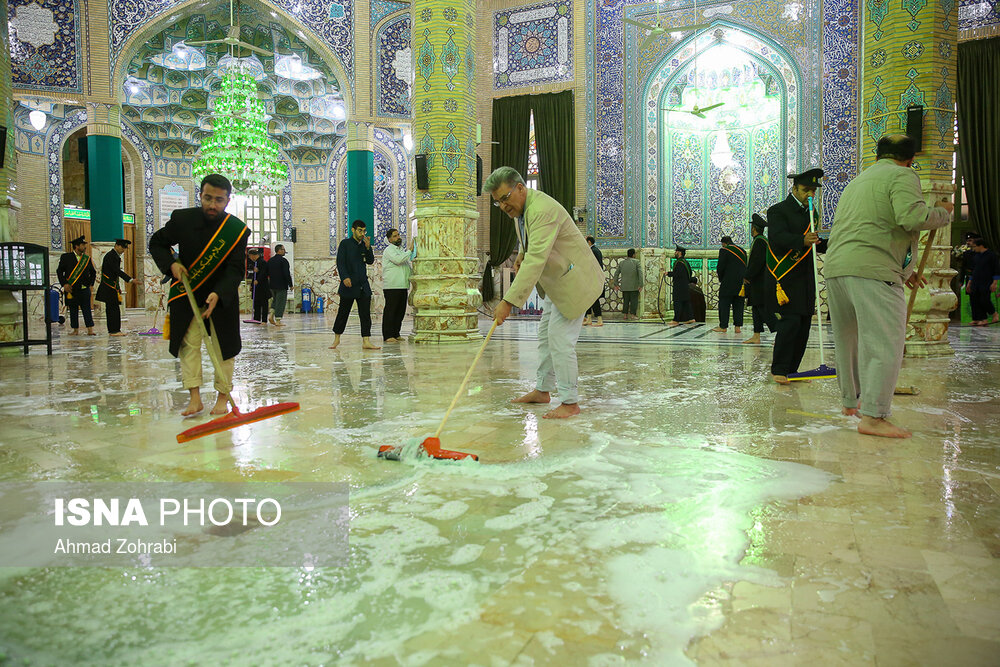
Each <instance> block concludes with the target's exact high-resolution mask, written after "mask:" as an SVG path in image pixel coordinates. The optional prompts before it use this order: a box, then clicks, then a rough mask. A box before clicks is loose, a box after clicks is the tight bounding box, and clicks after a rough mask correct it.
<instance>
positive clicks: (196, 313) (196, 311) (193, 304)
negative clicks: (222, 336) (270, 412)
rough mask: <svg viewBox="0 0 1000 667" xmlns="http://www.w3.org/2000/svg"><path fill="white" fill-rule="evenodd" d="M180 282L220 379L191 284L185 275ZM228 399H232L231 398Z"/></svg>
mask: <svg viewBox="0 0 1000 667" xmlns="http://www.w3.org/2000/svg"><path fill="white" fill-rule="evenodd" d="M181 282H182V283H184V291H185V292H186V293H187V296H188V302H189V303H190V304H191V316H192V317H193V318H194V319H195V320H197V322H198V326H199V327H201V335H202V338H204V339H205V347H207V348H208V357H209V359H211V360H212V367H213V368H214V369H215V373H216V375H218V377H222V362H221V361H220V360H218V359H216V358H215V348H213V347H212V341H211V340H209V338H208V329H206V328H205V318H203V317H202V316H201V308H199V307H198V302H197V301H195V299H194V293H193V292H192V291H191V283H189V282H188V277H187V274H186V273H182V274H181ZM216 306H218V304H216ZM212 333H213V334H214V333H215V324H214V323H212ZM216 342H218V338H216ZM199 363H200V362H199ZM230 399H232V397H231V396H230Z"/></svg>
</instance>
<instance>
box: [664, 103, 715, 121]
mask: <svg viewBox="0 0 1000 667" xmlns="http://www.w3.org/2000/svg"><path fill="white" fill-rule="evenodd" d="M723 104H725V102H717V103H716V104H712V105H709V106H707V107H699V106H698V105H697V104H696V105H694V108H693V109H669V108H663V109H660V111H674V112H679V113H689V114H691V115H692V116H697V117H698V118H705V117H706V116H705V112H706V111H711V110H712V109H715V108H717V107H721V106H722V105H723Z"/></svg>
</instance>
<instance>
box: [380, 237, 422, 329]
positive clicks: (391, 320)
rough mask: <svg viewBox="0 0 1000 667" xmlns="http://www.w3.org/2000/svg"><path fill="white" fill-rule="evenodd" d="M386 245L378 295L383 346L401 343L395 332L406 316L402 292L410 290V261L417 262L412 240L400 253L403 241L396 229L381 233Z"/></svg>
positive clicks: (412, 238) (411, 268)
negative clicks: (382, 306) (381, 300)
mask: <svg viewBox="0 0 1000 667" xmlns="http://www.w3.org/2000/svg"><path fill="white" fill-rule="evenodd" d="M385 237H386V239H388V240H389V245H388V246H386V249H385V251H384V252H383V253H382V293H383V294H384V295H385V309H384V310H383V311H382V339H383V340H384V341H385V342H387V343H401V342H402V339H401V338H400V337H399V329H400V327H401V326H403V317H404V316H405V315H406V291H407V290H408V289H409V288H410V274H411V273H412V272H413V260H414V259H416V258H417V249H416V248H415V247H414V237H410V243H409V245H408V248H407V249H406V250H403V238H402V237H401V236H400V235H399V230H398V229H390V230H389V231H388V232H386V233H385Z"/></svg>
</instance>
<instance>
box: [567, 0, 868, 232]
mask: <svg viewBox="0 0 1000 667" xmlns="http://www.w3.org/2000/svg"><path fill="white" fill-rule="evenodd" d="M857 1H858V0H832V1H828V2H824V3H822V6H820V3H819V2H818V1H816V0H813V1H812V2H807V3H802V2H784V1H779V0H773V1H772V0H764V1H762V2H757V3H744V4H724V3H715V4H711V5H707V6H706V5H704V4H700V3H699V4H698V15H697V17H696V16H695V13H694V6H695V5H694V3H693V2H692V1H690V0H668V1H667V2H664V3H661V4H660V5H659V7H660V12H661V15H662V16H668V15H670V13H671V12H674V13H675V14H676V16H677V21H676V22H675V23H674V24H675V25H690V24H691V22H693V19H695V18H697V19H698V22H705V21H709V22H712V23H714V24H717V25H718V26H719V28H722V29H724V30H725V31H726V32H732V31H739V32H741V33H743V34H744V35H749V36H753V37H754V38H756V39H757V41H758V42H759V44H760V48H761V49H763V51H758V52H757V54H758V56H760V58H761V59H762V60H763V61H766V62H767V63H769V64H770V66H771V67H772V68H773V69H775V70H778V71H784V72H790V73H791V75H792V76H791V79H789V77H788V76H786V75H784V74H783V75H782V76H776V77H775V78H774V82H773V83H774V85H778V84H779V83H780V82H781V81H784V82H785V83H784V84H783V85H785V91H786V94H789V93H791V94H794V95H795V96H796V97H797V99H798V100H799V102H798V105H797V106H798V110H797V111H796V112H795V113H796V114H797V117H796V118H794V119H793V118H791V117H790V116H789V117H787V118H786V123H787V127H786V129H787V130H788V131H790V132H794V133H795V140H794V143H792V144H791V145H789V143H787V142H784V146H783V147H782V150H783V151H785V155H784V156H783V157H782V165H781V169H782V170H784V169H788V170H792V169H797V168H799V167H800V166H801V165H805V164H809V165H813V164H820V163H822V166H823V167H824V168H825V169H826V170H827V173H828V175H830V176H836V177H837V178H828V179H827V182H826V183H825V186H827V187H824V189H823V196H824V201H825V207H826V210H828V211H831V212H832V210H833V206H831V203H832V204H835V202H836V199H837V197H838V196H839V192H840V191H842V190H843V187H844V186H845V185H846V181H847V180H849V179H850V178H852V177H853V176H854V175H855V174H856V173H857V163H858V160H857V148H856V145H857V141H856V137H857V120H856V111H854V107H856V104H857V103H856V100H857V91H858V72H857V67H856V65H855V64H854V63H853V61H852V58H856V55H857V52H858V20H859V19H858V6H857ZM623 14H625V15H627V16H631V17H632V18H636V17H637V16H638V17H645V18H644V20H646V21H647V22H649V23H652V22H654V21H655V17H656V7H655V6H650V5H641V4H639V3H629V4H626V3H625V2H622V1H621V0H608V1H607V2H603V3H595V4H588V5H587V24H588V27H589V28H590V29H589V30H588V41H587V49H588V57H587V77H588V79H589V80H592V81H593V82H594V83H593V85H592V86H588V87H587V104H586V106H587V124H588V135H589V136H591V137H593V138H592V139H591V141H592V143H591V144H590V146H589V147H588V151H587V173H592V174H594V175H595V178H594V179H592V180H590V181H589V183H588V193H587V204H588V207H589V208H590V209H591V210H592V211H594V212H595V230H594V231H595V232H596V235H597V236H599V237H602V239H604V242H605V244H607V245H609V246H622V247H627V246H630V245H635V244H642V243H643V242H649V241H650V240H651V239H656V240H658V241H659V240H660V239H658V238H657V235H656V234H655V233H653V230H652V229H651V228H650V226H649V225H648V224H644V223H643V221H645V220H646V219H647V217H648V210H647V207H648V206H647V205H648V204H650V203H651V204H652V205H653V206H654V207H655V206H656V203H657V202H656V201H655V199H656V197H655V196H653V199H654V201H652V202H650V200H649V197H650V196H651V195H650V194H649V192H648V188H649V181H648V179H646V178H643V177H642V173H643V170H644V169H647V168H649V167H650V166H651V165H652V166H655V165H656V161H657V160H658V158H657V157H656V156H655V155H652V156H651V155H650V154H649V152H648V144H649V140H650V137H649V134H648V132H647V133H643V134H640V132H642V131H643V129H644V128H645V127H646V125H645V121H646V120H647V119H646V118H645V113H638V114H629V113H627V110H626V106H627V105H629V104H630V102H633V101H643V102H648V100H649V97H648V92H649V91H648V86H649V85H651V83H650V82H651V80H652V78H651V77H652V74H653V73H654V72H655V71H656V70H657V69H658V68H660V67H662V66H663V63H664V58H665V56H668V54H670V53H671V52H672V51H675V50H677V49H678V47H679V43H678V42H677V41H676V40H677V39H678V38H682V37H683V36H682V35H679V36H674V35H671V34H670V33H667V34H666V35H664V36H661V37H659V38H657V39H653V40H651V41H650V43H649V44H648V45H646V47H645V48H644V49H643V51H642V52H641V53H638V54H637V53H636V51H637V47H638V45H639V43H640V42H642V41H643V40H644V39H645V33H644V32H642V31H639V30H636V29H633V28H632V27H631V26H628V32H626V30H625V28H626V24H624V23H623V22H622V16H623ZM821 26H822V27H823V30H822V31H821ZM705 33H706V34H713V31H705ZM820 39H823V40H824V44H825V45H828V46H829V47H830V48H829V49H827V51H828V52H827V53H825V54H824V55H822V56H820V54H819V53H818V51H819V50H818V49H816V47H815V45H816V43H817V42H819V41H820ZM650 51H652V52H653V53H650ZM776 56H779V60H780V59H782V58H783V59H784V61H785V62H784V63H778V62H775V60H774V58H775V57H776ZM626 64H627V65H626ZM667 64H668V65H670V66H674V67H676V66H677V65H678V64H680V62H679V61H678V62H673V61H672V60H670V59H669V57H668V58H667ZM790 81H793V82H794V88H792V87H791V84H790V83H789V82H790ZM821 81H822V85H821ZM821 91H822V92H821ZM820 99H822V101H823V104H822V107H821V105H820ZM844 100H848V101H846V102H845V101H844ZM821 108H822V111H821ZM788 111H789V110H788V109H786V113H788ZM821 114H822V115H821ZM626 118H629V119H630V120H632V119H634V122H632V123H630V124H629V125H626V121H625V119H626ZM821 120H822V123H823V125H824V126H823V127H822V128H820V125H821ZM831 121H832V127H831V126H830V123H831ZM654 147H655V137H654ZM789 158H792V159H789ZM821 158H822V159H821ZM650 160H652V162H650ZM755 168H756V167H755ZM772 169H773V165H772V166H771V167H770V168H769V170H772ZM703 171H704V170H703ZM626 174H627V175H626ZM842 174H843V175H846V176H841V175H842ZM697 176H698V178H704V177H707V173H702V174H698V175H697ZM831 181H833V182H831ZM784 185H785V184H784V183H781V187H784ZM772 187H773V186H772ZM781 194H783V190H782V191H781ZM759 195H760V193H759V191H758V193H757V194H754V195H753V196H754V197H756V196H759ZM626 205H628V210H626ZM633 207H634V208H633ZM828 217H829V218H830V219H832V213H831V214H830V215H829V216H828ZM626 220H627V221H628V223H627V224H626ZM671 223H672V224H675V225H676V224H677V219H676V218H674V219H673V220H671ZM644 231H645V232H646V233H645V234H644V233H643V232H644ZM676 231H677V232H678V234H679V235H681V236H683V235H684V234H690V233H691V232H692V230H690V229H689V230H688V231H687V232H685V231H684V230H683V229H682V228H681V227H677V228H676ZM708 231H709V230H707V229H706V232H708ZM663 240H665V238H664V239H663ZM661 242H662V241H661ZM712 247H714V246H712Z"/></svg>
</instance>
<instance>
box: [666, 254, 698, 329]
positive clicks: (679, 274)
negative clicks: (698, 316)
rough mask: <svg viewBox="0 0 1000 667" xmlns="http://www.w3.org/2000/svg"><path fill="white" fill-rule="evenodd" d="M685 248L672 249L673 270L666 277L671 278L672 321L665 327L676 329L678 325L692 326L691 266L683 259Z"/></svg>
mask: <svg viewBox="0 0 1000 667" xmlns="http://www.w3.org/2000/svg"><path fill="white" fill-rule="evenodd" d="M686 254H687V248H682V247H681V246H677V247H676V248H675V249H674V259H676V260H677V261H676V262H674V266H673V268H671V270H670V271H667V275H668V276H670V277H671V278H673V282H672V283H671V286H672V287H673V297H674V319H673V320H672V321H671V322H670V324H668V325H667V326H671V327H676V326H677V325H679V324H694V310H693V309H692V308H691V265H690V264H688V263H687V260H686V259H684V255H686Z"/></svg>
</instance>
